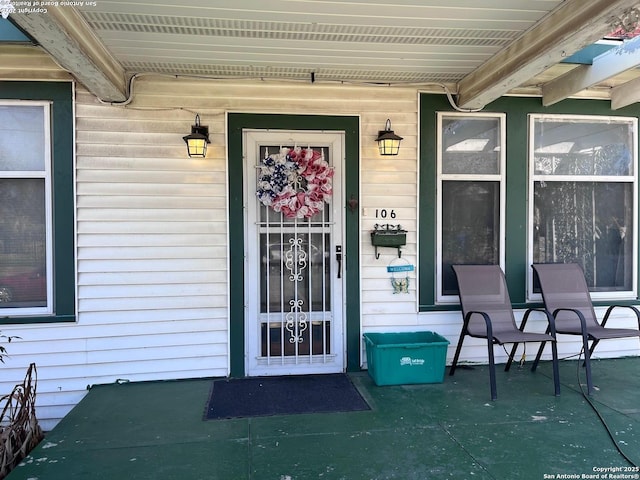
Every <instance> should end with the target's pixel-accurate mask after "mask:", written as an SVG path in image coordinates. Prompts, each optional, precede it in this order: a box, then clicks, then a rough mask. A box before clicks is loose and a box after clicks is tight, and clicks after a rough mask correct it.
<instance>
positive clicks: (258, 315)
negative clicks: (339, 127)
mask: <svg viewBox="0 0 640 480" xmlns="http://www.w3.org/2000/svg"><path fill="white" fill-rule="evenodd" d="M243 141H244V162H245V163H244V165H245V179H246V182H245V205H246V208H245V222H246V225H245V226H246V228H245V232H246V238H245V335H246V338H245V355H246V359H245V362H246V365H245V366H246V374H247V375H248V376H258V375H302V374H311V373H336V372H342V371H344V370H345V365H344V358H345V353H344V351H345V341H344V334H343V332H344V319H343V307H344V302H343V278H344V272H343V271H342V269H343V262H342V260H343V258H344V257H343V255H344V252H342V245H343V233H342V212H343V201H344V200H343V194H342V191H343V188H342V167H343V159H344V134H343V133H323V132H310V131H280V130H246V131H244V134H243Z"/></svg>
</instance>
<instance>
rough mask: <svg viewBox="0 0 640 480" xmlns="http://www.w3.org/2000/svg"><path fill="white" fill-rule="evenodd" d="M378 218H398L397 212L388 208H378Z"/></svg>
mask: <svg viewBox="0 0 640 480" xmlns="http://www.w3.org/2000/svg"><path fill="white" fill-rule="evenodd" d="M376 218H396V211H395V210H393V209H391V210H387V209H386V208H376Z"/></svg>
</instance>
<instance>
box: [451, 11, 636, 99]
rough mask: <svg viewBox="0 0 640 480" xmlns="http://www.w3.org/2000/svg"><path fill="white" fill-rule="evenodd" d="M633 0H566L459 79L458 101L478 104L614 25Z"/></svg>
mask: <svg viewBox="0 0 640 480" xmlns="http://www.w3.org/2000/svg"><path fill="white" fill-rule="evenodd" d="M637 2H638V0H566V1H565V2H563V3H562V4H561V5H560V6H559V7H558V8H556V9H555V10H553V11H552V12H551V13H549V14H548V15H547V16H545V17H544V18H543V19H542V20H540V21H539V22H538V23H536V24H535V25H534V26H533V27H531V28H530V29H529V30H527V31H526V32H525V33H524V34H523V35H522V36H520V37H519V38H518V39H517V40H515V41H514V42H513V43H511V45H509V46H508V47H507V48H505V49H503V50H501V51H500V52H498V53H497V54H496V55H494V56H493V57H491V58H490V59H489V60H488V61H487V62H485V63H484V64H482V65H481V66H480V67H478V68H477V69H476V70H474V71H473V72H471V73H470V74H468V75H467V76H466V77H464V78H463V79H462V80H460V82H458V97H457V100H458V105H459V106H460V107H461V108H470V109H477V108H483V107H484V106H485V105H487V104H488V103H490V102H492V101H493V100H495V99H497V98H499V97H501V96H502V95H504V94H505V93H507V92H508V91H509V90H512V89H514V88H516V87H518V86H519V85H521V84H523V83H525V82H526V81H527V80H529V79H530V78H532V77H534V76H536V75H539V74H540V73H542V72H544V71H545V70H546V69H547V68H549V67H551V66H552V65H554V64H556V63H558V62H560V61H562V59H563V58H566V57H568V56H570V55H572V54H573V53H575V52H576V51H578V50H580V49H581V48H583V47H585V46H587V45H589V44H591V43H594V42H595V41H597V40H600V39H601V38H602V37H603V36H604V35H606V34H607V33H610V32H611V31H612V30H613V25H614V22H615V21H616V19H617V18H618V17H619V16H620V15H621V14H623V13H624V12H625V11H626V10H629V9H631V8H632V7H634V6H636V5H637Z"/></svg>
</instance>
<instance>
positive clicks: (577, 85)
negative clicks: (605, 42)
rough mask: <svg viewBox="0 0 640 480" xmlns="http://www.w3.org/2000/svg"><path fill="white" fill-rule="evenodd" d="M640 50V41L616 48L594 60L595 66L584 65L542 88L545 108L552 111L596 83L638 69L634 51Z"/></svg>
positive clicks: (633, 41)
mask: <svg viewBox="0 0 640 480" xmlns="http://www.w3.org/2000/svg"><path fill="white" fill-rule="evenodd" d="M639 48H640V37H636V38H634V39H633V40H630V41H629V42H626V43H625V44H624V46H622V45H621V46H620V47H616V48H613V49H611V50H609V51H607V52H605V53H603V54H602V55H599V56H597V57H596V58H594V59H593V64H592V65H580V66H579V67H576V68H575V69H573V70H571V71H570V72H567V73H565V74H564V75H561V76H560V77H558V78H555V79H554V80H552V81H550V82H548V83H545V84H544V85H543V86H542V105H544V106H545V107H548V106H549V105H553V104H554V103H557V102H559V101H561V100H564V99H565V98H568V97H570V96H571V95H574V94H576V93H578V92H580V91H582V90H584V89H585V88H589V87H591V86H593V85H595V84H596V83H601V82H604V81H605V80H607V79H608V78H611V77H613V76H615V75H618V74H620V73H622V72H625V71H627V70H629V69H632V68H635V67H637V66H638V64H640V56H638V53H637V52H636V51H634V50H636V49H639Z"/></svg>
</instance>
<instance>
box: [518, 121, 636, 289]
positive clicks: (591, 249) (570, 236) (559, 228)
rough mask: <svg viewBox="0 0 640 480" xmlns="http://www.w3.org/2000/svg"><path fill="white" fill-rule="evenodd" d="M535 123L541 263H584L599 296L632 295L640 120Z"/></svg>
mask: <svg viewBox="0 0 640 480" xmlns="http://www.w3.org/2000/svg"><path fill="white" fill-rule="evenodd" d="M531 117H532V119H533V127H532V129H533V133H534V135H533V149H532V155H533V163H532V165H533V171H532V176H531V182H532V195H533V206H532V211H531V212H532V213H531V214H532V228H531V246H532V252H531V254H532V261H533V263H558V262H562V263H578V264H580V265H581V266H582V268H583V270H584V272H585V276H586V279H587V284H588V285H589V288H590V290H591V291H592V292H632V291H633V288H634V269H633V265H634V263H635V252H634V247H633V246H634V244H635V235H636V225H635V220H634V219H635V218H636V213H635V212H636V210H635V201H634V191H635V176H634V168H633V165H634V164H635V161H636V160H635V159H634V155H635V148H634V144H635V140H634V138H635V135H636V124H635V120H634V119H628V118H620V119H617V118H610V117H606V118H602V117H586V118H585V117H559V116H536V115H532V116H531ZM536 291H537V290H536Z"/></svg>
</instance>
